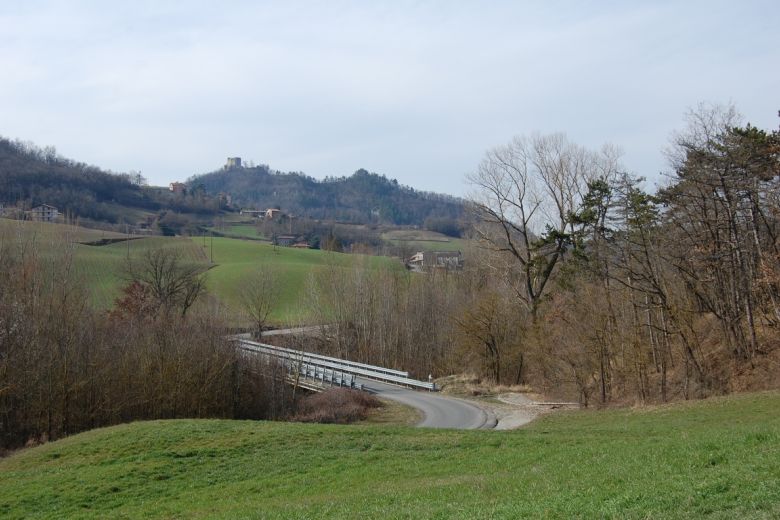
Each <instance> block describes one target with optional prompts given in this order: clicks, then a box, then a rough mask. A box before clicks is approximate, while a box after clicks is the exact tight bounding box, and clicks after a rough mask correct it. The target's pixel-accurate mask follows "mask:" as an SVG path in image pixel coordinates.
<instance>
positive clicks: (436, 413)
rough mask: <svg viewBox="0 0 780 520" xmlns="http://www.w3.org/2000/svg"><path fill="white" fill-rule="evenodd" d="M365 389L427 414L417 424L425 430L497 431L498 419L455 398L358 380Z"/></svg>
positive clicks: (367, 380)
mask: <svg viewBox="0 0 780 520" xmlns="http://www.w3.org/2000/svg"><path fill="white" fill-rule="evenodd" d="M356 381H357V382H359V383H362V384H363V389H364V390H367V391H369V392H371V393H372V394H376V395H377V396H379V397H383V398H386V399H392V400H393V401H398V402H399V403H402V404H405V405H408V406H411V407H414V408H417V409H418V410H420V411H421V412H422V413H423V420H422V421H420V422H419V423H417V426H419V427H421V428H454V429H459V430H476V429H478V428H493V427H494V426H495V425H496V424H495V417H493V416H492V415H491V414H488V413H487V412H485V410H483V409H482V408H480V407H478V406H476V405H474V404H471V403H468V402H466V401H462V400H460V399H455V398H452V397H443V396H439V395H436V394H434V393H432V392H421V391H416V390H410V389H408V388H401V387H398V386H393V385H388V384H385V383H380V382H377V381H372V380H370V379H363V378H357V379H356Z"/></svg>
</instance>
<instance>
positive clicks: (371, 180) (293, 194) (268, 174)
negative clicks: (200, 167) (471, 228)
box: [187, 166, 464, 226]
mask: <svg viewBox="0 0 780 520" xmlns="http://www.w3.org/2000/svg"><path fill="white" fill-rule="evenodd" d="M187 182H188V184H189V185H190V187H191V188H196V187H202V188H203V189H205V191H206V192H207V193H209V194H212V195H216V194H217V193H228V194H230V195H231V196H232V198H233V202H234V204H235V205H238V206H242V207H255V208H260V209H265V208H281V209H282V210H284V211H286V212H289V213H293V214H295V215H298V216H305V217H310V218H314V219H327V220H337V221H341V222H350V223H370V222H381V223H387V224H395V225H419V226H422V225H423V224H425V223H426V221H430V220H436V219H444V220H455V221H457V220H459V219H461V218H463V214H464V204H463V201H462V200H461V199H458V198H455V197H451V196H448V195H441V194H436V193H428V192H421V191H417V190H414V189H413V188H410V187H407V186H402V185H400V184H399V183H398V181H396V180H394V179H388V178H386V177H385V176H382V175H377V174H375V173H369V172H368V171H366V170H358V171H356V172H355V173H354V174H353V175H351V176H349V177H337V178H327V179H325V180H323V181H318V180H316V179H314V178H312V177H308V176H306V175H304V174H302V173H280V172H275V171H273V170H271V169H270V168H269V167H268V166H257V167H252V168H241V167H238V168H230V169H226V170H225V169H223V170H218V171H215V172H211V173H207V174H203V175H198V176H195V177H192V178H191V179H189V180H188V181H187Z"/></svg>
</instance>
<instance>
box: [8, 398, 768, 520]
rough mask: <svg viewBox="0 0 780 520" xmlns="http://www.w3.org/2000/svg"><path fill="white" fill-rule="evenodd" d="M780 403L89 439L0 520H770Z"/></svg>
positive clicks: (26, 483) (22, 464) (16, 482)
mask: <svg viewBox="0 0 780 520" xmlns="http://www.w3.org/2000/svg"><path fill="white" fill-rule="evenodd" d="M779 462H780V394H779V393H776V392H775V393H762V394H752V395H743V396H736V397H728V398H721V399H712V400H709V401H706V402H701V403H688V404H683V405H675V406H666V407H660V408H656V409H650V410H641V411H634V410H625V411H608V412H573V413H565V414H560V415H556V416H550V417H547V418H545V419H542V420H540V421H538V422H537V423H535V424H533V425H532V426H531V427H530V428H528V429H524V430H518V431H513V432H484V431H482V432H480V431H477V432H458V431H440V430H418V429H413V428H404V427H386V426H316V425H303V424H284V423H267V422H259V423H258V422H244V421H217V420H213V421H190V420H182V421H158V422H144V423H135V424H130V425H123V426H117V427H113V428H106V429H102V430H96V431H92V432H88V433H85V434H81V435H77V436H74V437H71V438H68V439H64V440H62V441H59V442H54V443H51V444H49V445H45V446H41V447H38V448H35V449H30V450H26V451H24V452H21V453H18V454H16V455H14V456H12V457H10V458H8V459H6V460H1V461H0V516H3V517H8V518H21V517H47V518H63V517H87V516H99V517H109V518H138V517H162V518H171V517H179V518H206V517H208V518H215V517H216V518H236V517H241V518H281V517H286V518H314V517H335V518H348V517H358V518H414V517H422V518H518V517H534V518H538V517H566V518H569V517H618V518H690V517H698V516H705V515H709V516H711V517H714V518H734V517H748V518H777V517H778V516H779V515H780V464H778V463H779Z"/></svg>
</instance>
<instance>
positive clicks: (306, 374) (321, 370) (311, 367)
mask: <svg viewBox="0 0 780 520" xmlns="http://www.w3.org/2000/svg"><path fill="white" fill-rule="evenodd" d="M239 348H241V349H242V350H244V351H248V352H252V353H253V354H258V353H259V354H263V355H266V356H271V357H273V358H275V359H281V360H282V362H283V363H284V365H285V366H286V367H287V378H288V379H289V380H290V381H295V382H298V383H299V384H300V385H301V386H305V387H307V388H310V389H312V390H316V389H318V388H317V387H316V386H312V385H310V384H303V383H304V381H306V380H312V381H320V382H322V383H323V384H329V385H330V386H334V385H335V386H343V387H347V388H356V389H358V390H362V388H363V385H361V384H360V383H357V382H356V381H355V376H354V375H352V374H348V373H344V372H341V371H338V370H334V369H331V368H326V367H322V366H319V365H317V364H312V363H307V362H305V361H303V360H301V359H297V358H296V357H293V356H291V355H290V354H287V353H284V352H275V351H273V350H270V349H265V348H262V347H255V346H249V345H243V344H240V346H239ZM301 376H302V377H303V380H301V379H300V377H301Z"/></svg>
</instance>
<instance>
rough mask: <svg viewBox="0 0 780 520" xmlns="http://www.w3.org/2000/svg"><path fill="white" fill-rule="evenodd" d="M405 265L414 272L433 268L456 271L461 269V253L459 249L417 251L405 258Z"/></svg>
mask: <svg viewBox="0 0 780 520" xmlns="http://www.w3.org/2000/svg"><path fill="white" fill-rule="evenodd" d="M406 266H407V267H408V268H409V269H411V270H412V271H416V272H424V271H431V270H434V269H442V270H445V271H456V270H460V269H463V253H461V252H460V251H418V252H417V253H415V254H414V255H412V257H411V258H409V260H407V262H406Z"/></svg>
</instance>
